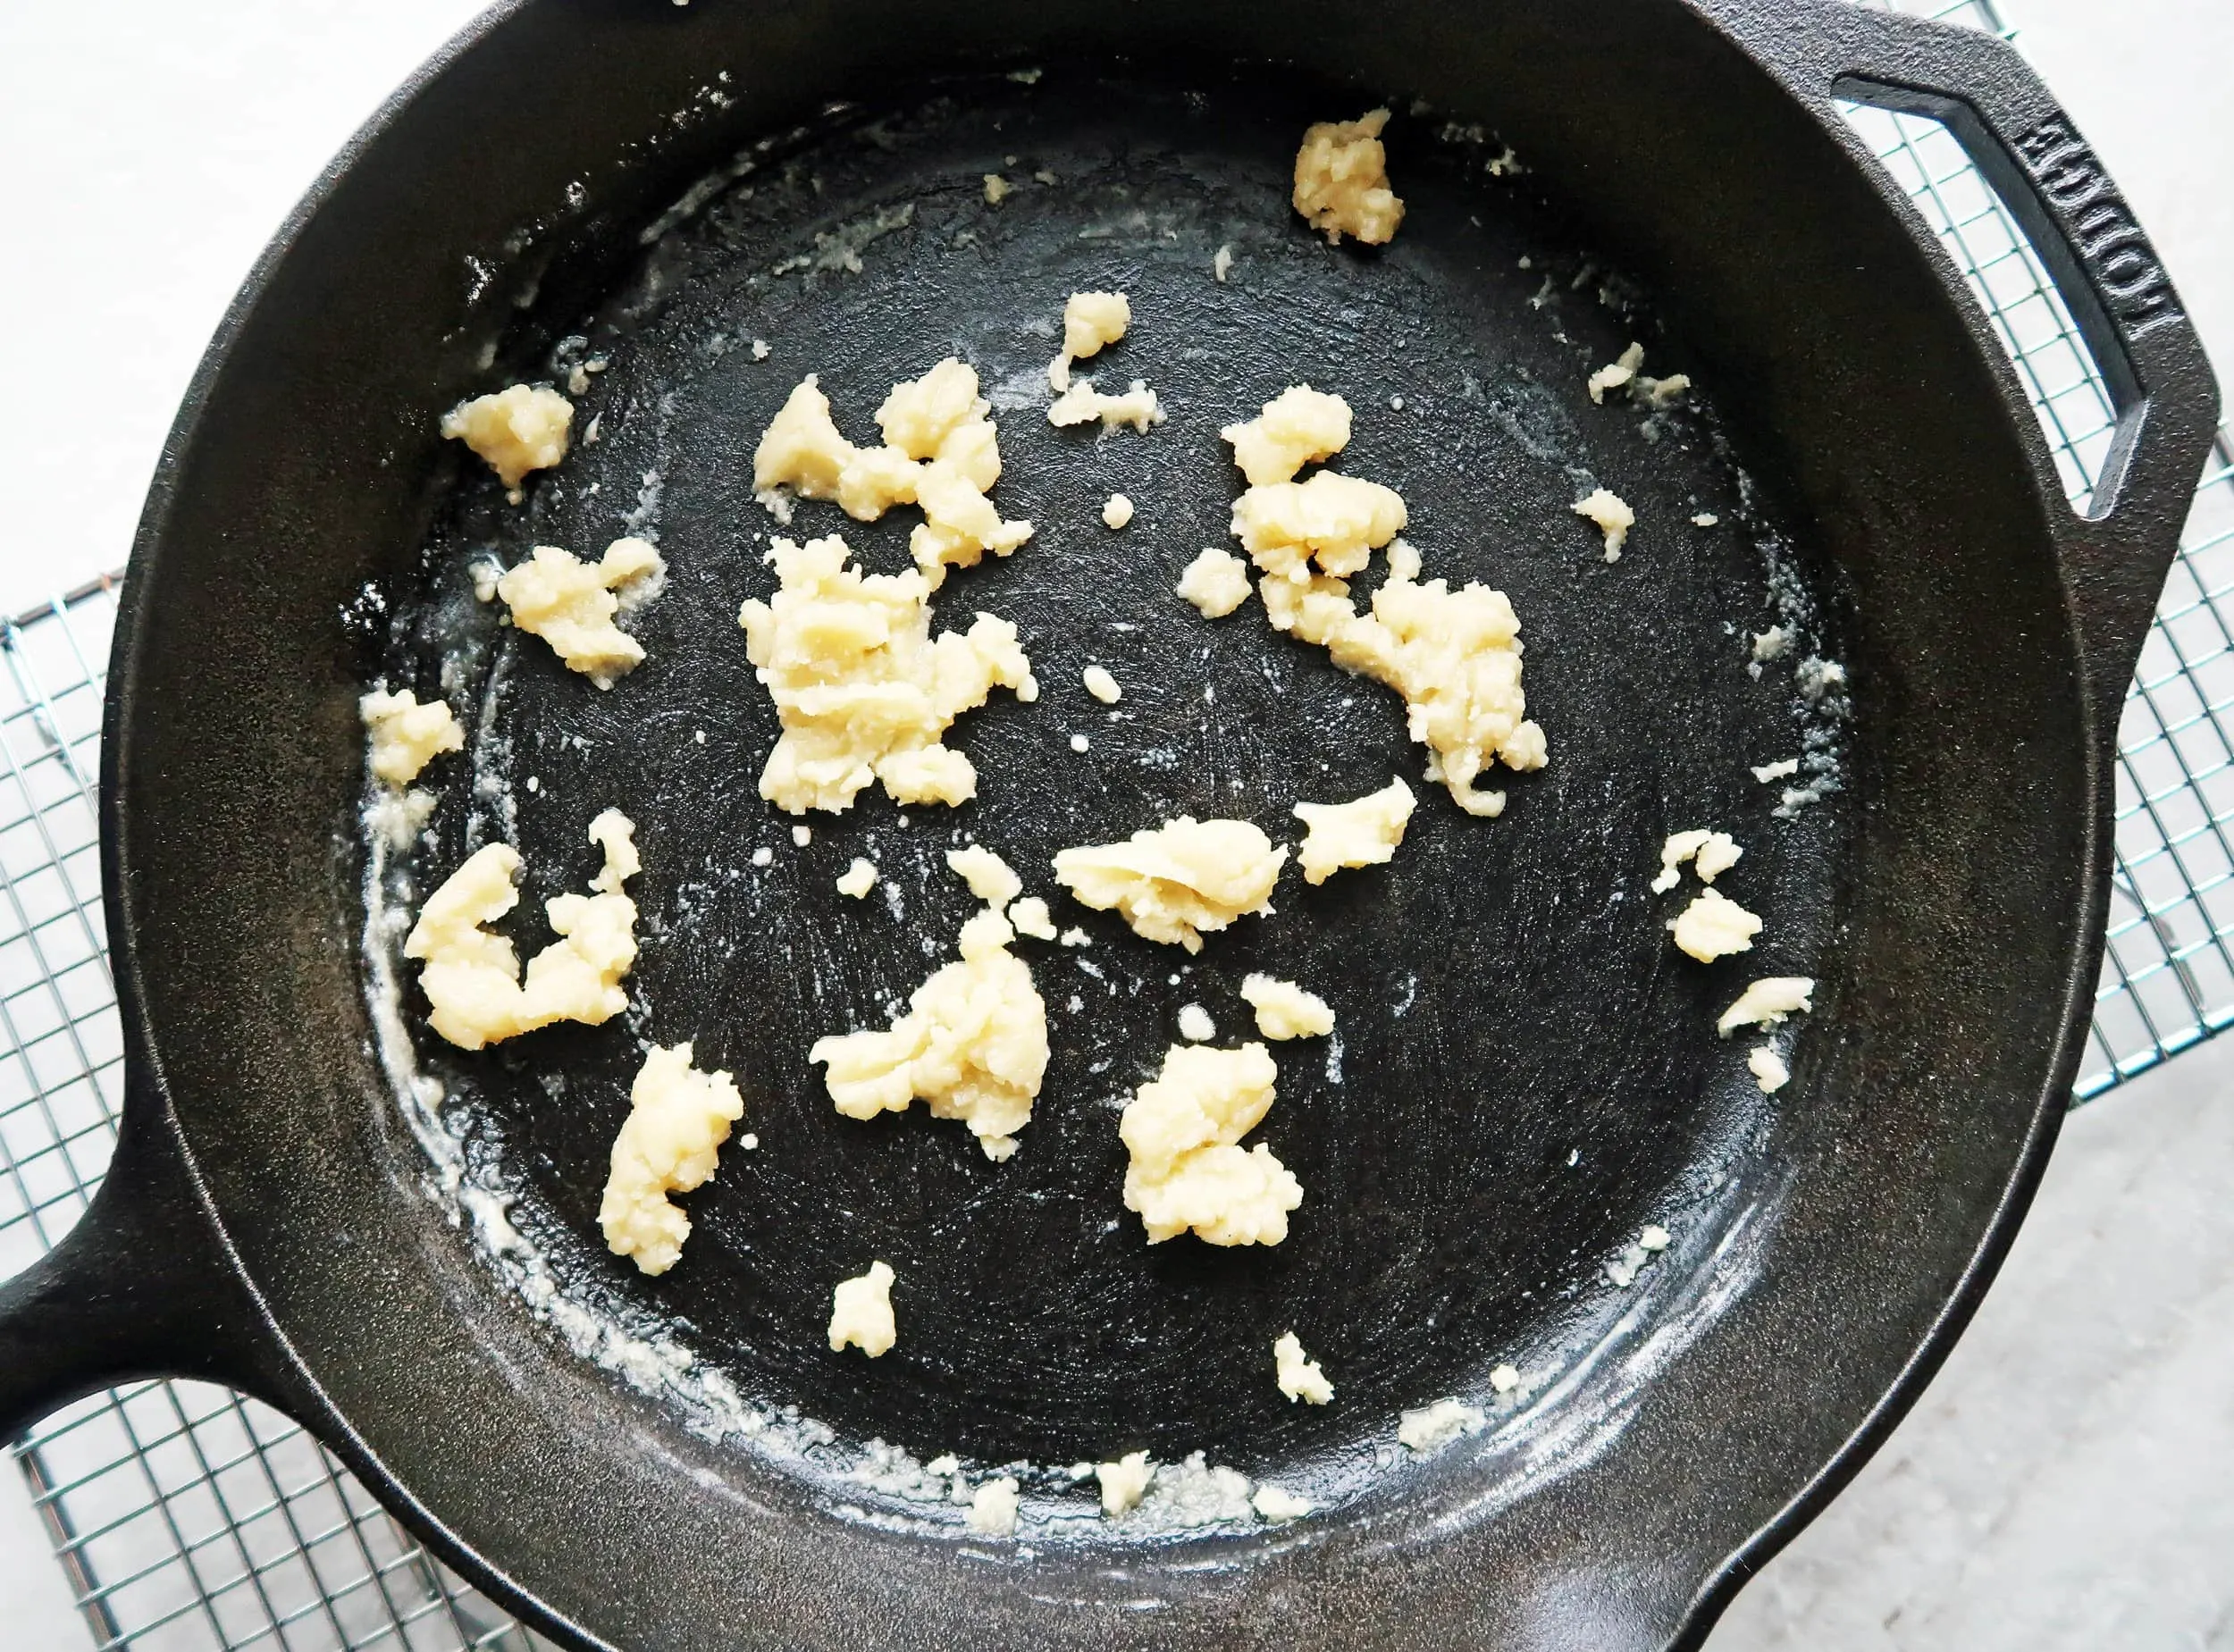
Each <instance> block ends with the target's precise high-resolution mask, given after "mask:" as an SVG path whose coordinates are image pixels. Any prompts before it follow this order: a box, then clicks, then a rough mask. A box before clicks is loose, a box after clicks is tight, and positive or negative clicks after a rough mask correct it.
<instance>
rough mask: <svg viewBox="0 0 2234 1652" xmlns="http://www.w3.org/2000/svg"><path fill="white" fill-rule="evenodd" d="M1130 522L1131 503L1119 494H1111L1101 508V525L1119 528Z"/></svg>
mask: <svg viewBox="0 0 2234 1652" xmlns="http://www.w3.org/2000/svg"><path fill="white" fill-rule="evenodd" d="M1131 520H1132V501H1131V500H1130V499H1127V498H1126V497H1125V496H1124V495H1123V494H1121V493H1113V494H1111V495H1110V496H1109V498H1108V499H1107V500H1106V501H1105V502H1104V504H1103V506H1102V525H1103V526H1104V527H1108V528H1121V527H1123V526H1124V525H1125V524H1127V523H1129V522H1130V521H1131Z"/></svg>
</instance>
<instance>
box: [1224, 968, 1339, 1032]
mask: <svg viewBox="0 0 2234 1652" xmlns="http://www.w3.org/2000/svg"><path fill="white" fill-rule="evenodd" d="M1241 998H1242V1002H1245V1003H1247V1005H1248V1006H1249V1008H1250V1009H1252V1010H1255V1011H1256V1030H1257V1034H1258V1036H1261V1037H1265V1038H1271V1039H1273V1040H1281V1039H1288V1038H1323V1037H1325V1036H1326V1035H1327V1034H1329V1033H1331V1032H1332V1031H1333V1030H1334V1011H1333V1010H1332V1009H1331V1008H1330V1007H1329V1005H1328V1004H1327V1002H1326V1000H1325V999H1323V998H1322V997H1320V996H1319V995H1318V994H1316V993H1307V992H1306V991H1304V989H1303V988H1302V987H1300V986H1298V985H1296V984H1295V983H1294V982H1293V981H1282V980H1281V979H1280V978H1279V977H1275V976H1269V975H1249V976H1245V977H1242V981H1241Z"/></svg>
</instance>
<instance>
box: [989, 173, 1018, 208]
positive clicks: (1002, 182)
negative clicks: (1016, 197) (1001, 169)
mask: <svg viewBox="0 0 2234 1652" xmlns="http://www.w3.org/2000/svg"><path fill="white" fill-rule="evenodd" d="M1014 187H1015V186H1014V185H1012V184H1011V183H1010V182H1009V180H1007V179H1005V178H1004V177H1002V176H1001V174H1000V173H998V172H987V174H986V175H985V204H986V205H987V206H998V205H1000V204H1001V203H1002V202H1003V201H1005V200H1006V199H1008V197H1009V191H1010V190H1011V189H1013V188H1014Z"/></svg>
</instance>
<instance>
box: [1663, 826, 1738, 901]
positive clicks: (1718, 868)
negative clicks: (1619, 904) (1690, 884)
mask: <svg viewBox="0 0 2234 1652" xmlns="http://www.w3.org/2000/svg"><path fill="white" fill-rule="evenodd" d="M1744 853H1745V851H1743V849H1740V848H1739V847H1738V846H1737V840H1736V839H1735V838H1734V837H1732V836H1731V835H1730V834H1728V833H1727V832H1709V831H1708V830H1706V829H1705V828H1703V827H1697V828H1693V829H1692V830H1690V831H1686V832H1671V833H1669V834H1667V842H1666V843H1662V844H1661V845H1660V871H1659V876H1657V877H1655V878H1654V879H1653V880H1652V892H1653V893H1655V894H1665V893H1667V891H1668V890H1671V889H1673V888H1675V887H1676V885H1677V884H1678V883H1680V882H1682V881H1683V873H1682V871H1681V870H1680V869H1679V868H1681V867H1682V866H1683V865H1684V862H1685V861H1689V862H1690V863H1691V868H1692V871H1694V872H1696V873H1698V874H1699V881H1700V882H1701V883H1702V884H1711V883H1712V882H1714V880H1715V879H1716V878H1717V877H1719V876H1722V874H1723V873H1725V872H1726V871H1728V870H1729V869H1730V868H1732V867H1734V866H1735V865H1736V864H1737V863H1738V861H1739V860H1740V859H1741V858H1742V857H1743V855H1744Z"/></svg>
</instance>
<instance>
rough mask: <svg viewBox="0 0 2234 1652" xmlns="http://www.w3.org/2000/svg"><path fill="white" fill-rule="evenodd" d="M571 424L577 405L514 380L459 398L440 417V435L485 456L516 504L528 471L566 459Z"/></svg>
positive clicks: (553, 393)
mask: <svg viewBox="0 0 2234 1652" xmlns="http://www.w3.org/2000/svg"><path fill="white" fill-rule="evenodd" d="M573 424H574V404H573V403H572V402H570V401H568V400H567V398H565V397H564V396H561V395H560V394H559V392H558V391H557V390H545V389H543V388H542V386H540V385H534V384H515V385H512V386H511V387H509V388H508V389H506V390H499V391H497V392H496V393H495V394H494V395H491V396H475V398H473V399H472V400H470V401H461V402H459V403H458V405H457V406H456V407H452V408H451V409H450V410H449V412H448V413H446V414H444V415H442V434H443V435H444V436H446V437H448V438H449V440H453V441H462V442H464V443H465V444H466V446H467V447H468V448H471V449H473V450H474V451H475V453H477V454H479V455H480V456H481V457H483V459H484V460H486V461H487V462H488V465H489V468H490V469H491V470H492V471H494V472H496V474H497V480H498V481H500V482H502V483H503V484H504V486H505V489H506V491H508V492H509V493H510V495H511V498H512V502H513V503H514V504H515V505H517V504H518V503H519V502H520V482H521V480H522V478H524V477H525V475H526V474H527V473H528V472H530V471H532V470H549V469H550V467H551V466H552V465H556V464H558V463H559V460H561V459H563V458H565V457H567V432H568V431H569V430H570V429H571V428H572V426H573Z"/></svg>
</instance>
